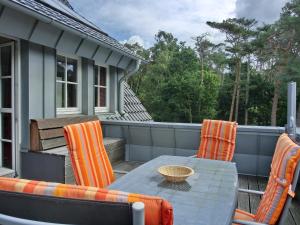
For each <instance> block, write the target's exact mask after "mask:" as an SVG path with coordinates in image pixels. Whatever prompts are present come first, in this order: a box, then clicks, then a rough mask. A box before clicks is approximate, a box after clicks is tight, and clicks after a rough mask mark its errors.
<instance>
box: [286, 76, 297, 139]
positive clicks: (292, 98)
mask: <svg viewBox="0 0 300 225" xmlns="http://www.w3.org/2000/svg"><path fill="white" fill-rule="evenodd" d="M296 87H297V84H296V82H290V83H289V84H288V108H287V133H288V134H289V136H290V137H291V138H292V139H295V138H296V105H297V104H296V98H297V97H296V96H297V95H296Z"/></svg>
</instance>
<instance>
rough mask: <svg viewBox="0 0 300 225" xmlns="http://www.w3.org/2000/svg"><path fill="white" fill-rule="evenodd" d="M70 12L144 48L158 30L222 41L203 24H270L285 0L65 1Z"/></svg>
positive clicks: (184, 37)
mask: <svg viewBox="0 0 300 225" xmlns="http://www.w3.org/2000/svg"><path fill="white" fill-rule="evenodd" d="M69 1H70V3H71V5H72V6H73V7H74V9H75V10H76V11H77V12H78V13H79V14H81V15H82V16H84V17H85V18H86V19H88V20H90V21H91V22H93V23H94V24H96V25H97V26H98V27H100V28H101V29H102V30H104V31H105V32H107V33H108V34H109V35H110V36H112V37H114V38H116V39H117V40H118V41H120V42H122V43H126V42H129V43H135V42H138V43H139V44H141V45H142V46H144V47H145V48H148V47H150V46H151V45H152V44H153V43H154V41H155V40H154V36H155V34H156V33H157V32H158V31H159V30H164V31H167V32H171V33H172V34H173V35H174V36H175V37H176V38H178V39H179V40H180V41H185V42H187V43H188V44H192V39H191V37H196V36H197V35H200V34H203V33H209V34H210V39H211V40H212V41H214V42H220V41H222V39H223V38H224V36H223V35H221V34H220V33H219V32H218V31H217V30H214V29H211V28H210V27H209V26H207V25H206V21H217V22H221V21H222V20H224V19H226V18H232V17H246V18H251V19H252V18H254V19H256V20H258V21H259V22H260V23H272V22H274V21H275V20H277V19H278V18H279V15H280V12H281V8H282V7H283V6H284V4H285V3H286V2H287V0H69Z"/></svg>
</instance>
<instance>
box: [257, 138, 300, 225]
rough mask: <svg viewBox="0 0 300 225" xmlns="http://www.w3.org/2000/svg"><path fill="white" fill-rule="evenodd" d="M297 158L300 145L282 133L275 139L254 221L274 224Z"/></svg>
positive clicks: (281, 207)
mask: <svg viewBox="0 0 300 225" xmlns="http://www.w3.org/2000/svg"><path fill="white" fill-rule="evenodd" d="M299 160H300V147H299V146H298V145H297V144H295V143H294V142H293V141H292V140H291V139H290V138H289V137H288V135H287V134H282V135H281V136H280V137H279V139H278V141H277V145H276V149H275V153H274V156H273V160H272V164H271V173H270V177H269V181H268V185H267V187H266V190H265V194H264V195H263V198H262V200H261V202H260V204H259V206H258V209H257V213H256V215H255V221H257V222H262V223H267V224H271V225H272V224H276V222H277V220H278V218H279V216H280V214H281V212H282V210H283V207H284V205H285V202H286V199H287V196H288V191H289V186H290V184H291V183H292V181H293V177H294V173H295V169H296V167H297V164H298V163H299Z"/></svg>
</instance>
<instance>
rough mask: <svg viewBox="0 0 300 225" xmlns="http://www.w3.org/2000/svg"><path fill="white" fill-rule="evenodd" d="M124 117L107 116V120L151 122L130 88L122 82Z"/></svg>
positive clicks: (118, 115)
mask: <svg viewBox="0 0 300 225" xmlns="http://www.w3.org/2000/svg"><path fill="white" fill-rule="evenodd" d="M124 111H125V114H124V115H120V114H117V115H113V116H109V117H107V118H106V119H107V120H125V121H143V122H147V121H149V122H150V121H153V119H152V117H151V116H150V114H149V113H148V112H147V110H146V108H145V107H144V106H143V104H142V103H141V101H140V100H139V98H138V97H137V96H136V94H135V93H134V92H133V91H132V90H131V88H130V86H129V85H128V84H127V83H126V82H124Z"/></svg>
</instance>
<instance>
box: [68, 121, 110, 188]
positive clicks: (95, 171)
mask: <svg viewBox="0 0 300 225" xmlns="http://www.w3.org/2000/svg"><path fill="white" fill-rule="evenodd" d="M64 134H65V138H66V142H67V146H68V150H69V153H70V159H71V163H72V167H73V171H74V175H75V180H76V183H77V184H78V185H85V186H92V187H98V188H105V187H106V186H108V185H109V184H111V183H112V182H113V181H114V180H115V176H114V173H113V170H112V166H111V164H110V161H109V158H108V156H107V153H106V150H105V147H104V144H103V136H102V129H101V126H100V121H91V122H86V123H79V124H72V125H68V126H65V127H64Z"/></svg>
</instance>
